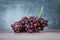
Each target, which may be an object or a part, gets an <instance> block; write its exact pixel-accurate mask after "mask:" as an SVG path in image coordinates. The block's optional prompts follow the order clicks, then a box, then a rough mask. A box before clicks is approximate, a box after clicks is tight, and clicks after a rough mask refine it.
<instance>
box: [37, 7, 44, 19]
mask: <svg viewBox="0 0 60 40" xmlns="http://www.w3.org/2000/svg"><path fill="white" fill-rule="evenodd" d="M43 9H44V7H43V6H42V7H41V10H40V12H39V14H38V16H37V18H38V19H39V18H40V17H41V15H42V13H43Z"/></svg>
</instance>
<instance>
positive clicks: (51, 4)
mask: <svg viewBox="0 0 60 40" xmlns="http://www.w3.org/2000/svg"><path fill="white" fill-rule="evenodd" d="M41 6H44V11H43V14H42V17H43V18H45V19H48V20H49V26H48V27H46V29H60V25H59V24H60V0H0V29H11V27H10V25H11V24H12V23H14V22H16V21H18V20H20V19H21V17H23V16H28V17H29V16H32V15H33V16H37V15H38V13H39V11H40V8H41Z"/></svg>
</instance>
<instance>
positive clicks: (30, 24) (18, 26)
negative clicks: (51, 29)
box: [11, 16, 48, 33]
mask: <svg viewBox="0 0 60 40" xmlns="http://www.w3.org/2000/svg"><path fill="white" fill-rule="evenodd" d="M45 26H48V20H45V19H43V18H39V19H38V18H37V17H35V16H31V17H29V18H28V17H23V18H22V19H21V20H19V21H18V22H15V23H14V24H12V25H11V27H12V30H14V32H15V33H19V32H29V33H32V32H39V31H41V30H43V29H44V27H45Z"/></svg>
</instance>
